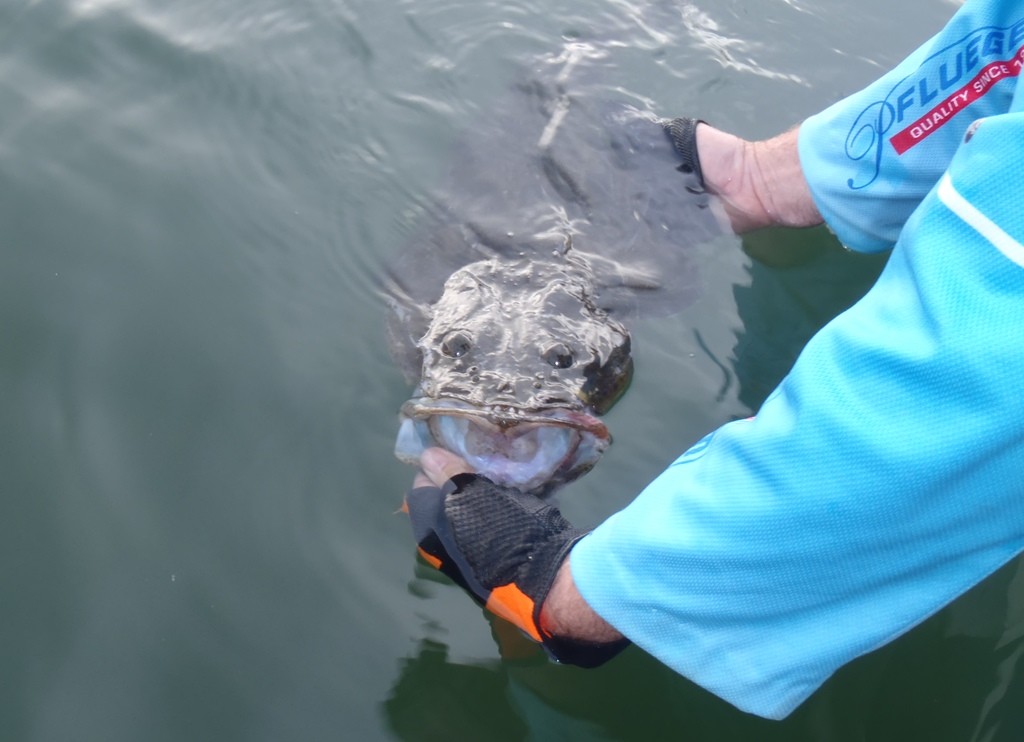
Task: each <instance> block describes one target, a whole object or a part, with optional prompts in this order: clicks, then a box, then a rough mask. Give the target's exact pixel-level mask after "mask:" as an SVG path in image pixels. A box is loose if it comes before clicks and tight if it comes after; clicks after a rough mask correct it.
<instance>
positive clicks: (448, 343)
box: [441, 331, 473, 358]
mask: <svg viewBox="0 0 1024 742" xmlns="http://www.w3.org/2000/svg"><path fill="white" fill-rule="evenodd" d="M472 347H473V342H472V341H471V340H470V339H469V337H468V336H467V335H466V334H465V333H462V332H458V331H456V332H449V333H448V334H447V335H445V336H444V340H442V341H441V352H442V353H444V354H445V355H446V356H448V357H449V358H462V356H464V355H466V354H467V353H468V352H469V349H470V348H472Z"/></svg>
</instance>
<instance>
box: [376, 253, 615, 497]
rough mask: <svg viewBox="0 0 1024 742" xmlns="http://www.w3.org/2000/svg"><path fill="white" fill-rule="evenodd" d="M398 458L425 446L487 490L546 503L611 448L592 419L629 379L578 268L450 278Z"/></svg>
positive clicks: (526, 266)
mask: <svg viewBox="0 0 1024 742" xmlns="http://www.w3.org/2000/svg"><path fill="white" fill-rule="evenodd" d="M418 345H419V350H420V352H421V354H422V358H423V365H422V372H421V376H420V382H419V385H418V387H417V389H416V392H415V393H414V396H413V398H412V399H410V400H409V401H408V402H407V403H406V404H405V405H404V406H403V408H402V427H401V429H400V432H399V437H398V441H397V443H396V454H397V455H398V456H399V458H401V459H403V460H407V461H411V462H414V461H415V459H416V458H418V455H419V453H420V452H421V451H422V449H423V448H424V447H426V446H430V445H438V446H441V447H443V448H447V449H448V450H450V451H452V452H454V453H456V454H458V455H460V456H462V457H463V458H465V459H466V460H467V462H468V463H469V465H470V466H471V467H472V468H473V469H474V470H476V471H478V472H480V473H482V474H484V475H485V476H487V477H489V478H490V479H492V480H493V481H495V482H497V483H499V484H503V485H508V486H512V487H516V488H518V489H521V490H523V491H531V492H537V493H546V492H550V491H552V490H553V489H554V488H556V487H557V486H559V485H561V484H564V483H566V482H568V481H571V480H572V479H575V478H576V477H578V476H580V475H581V474H583V473H584V472H586V471H588V470H589V469H590V468H591V467H593V465H594V464H595V463H596V462H597V460H598V459H599V458H600V456H601V453H602V452H603V451H604V450H605V449H606V448H607V446H608V444H609V443H610V440H611V438H610V435H609V433H608V429H607V427H606V426H605V425H604V423H603V422H602V421H601V420H600V419H599V415H602V414H604V413H605V412H607V411H608V410H609V409H610V408H611V407H612V405H614V404H615V402H616V401H617V400H618V399H619V397H620V396H621V395H622V394H623V392H624V391H625V390H626V388H627V386H628V385H629V381H630V379H631V376H632V370H633V364H632V358H631V355H630V338H629V333H628V332H627V330H626V329H625V328H624V327H623V326H622V325H621V324H620V323H619V322H617V321H616V320H614V319H612V318H611V317H610V316H609V315H608V313H607V312H605V311H604V310H603V309H601V308H600V307H599V306H598V304H597V303H596V301H595V296H594V289H593V285H592V283H591V281H590V276H589V275H588V271H587V269H586V264H584V263H578V262H573V261H568V260H566V261H560V262H552V263H546V262H536V261H528V260H522V261H508V260H499V259H491V260H484V261H479V262H477V263H473V264H471V265H468V266H466V267H464V268H462V269H460V270H458V271H456V272H455V273H453V274H452V275H451V277H450V278H449V279H448V281H447V282H446V283H445V287H444V291H443V293H442V296H441V298H440V299H439V300H438V301H437V303H436V304H435V305H434V306H433V307H432V313H431V321H430V324H429V327H428V329H427V331H426V333H425V334H424V335H423V337H422V338H421V339H420V341H419V343H418Z"/></svg>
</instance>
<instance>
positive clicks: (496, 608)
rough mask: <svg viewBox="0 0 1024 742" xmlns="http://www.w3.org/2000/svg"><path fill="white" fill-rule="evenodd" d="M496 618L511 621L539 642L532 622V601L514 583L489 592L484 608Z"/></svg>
mask: <svg viewBox="0 0 1024 742" xmlns="http://www.w3.org/2000/svg"><path fill="white" fill-rule="evenodd" d="M484 607H485V608H486V609H487V610H489V611H490V612H491V613H493V614H495V615H496V616H501V617H502V618H504V619H505V620H506V621H511V622H512V623H514V624H515V625H516V626H518V627H519V628H521V629H522V630H523V631H525V632H526V633H527V634H529V635H530V637H531V638H532V639H533V640H534V641H535V642H539V641H541V637H540V632H539V631H538V630H537V625H536V624H535V623H534V622H533V609H534V603H533V599H532V598H530V596H528V595H527V594H526V593H524V592H523V591H522V590H520V589H519V587H518V586H517V585H515V583H509V584H508V585H502V586H501V587H496V588H494V589H493V590H492V591H491V594H490V595H489V596H488V598H487V603H486V605H485V606H484Z"/></svg>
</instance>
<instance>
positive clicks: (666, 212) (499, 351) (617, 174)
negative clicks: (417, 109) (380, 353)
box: [385, 52, 724, 496]
mask: <svg viewBox="0 0 1024 742" xmlns="http://www.w3.org/2000/svg"><path fill="white" fill-rule="evenodd" d="M581 54H582V52H581ZM583 56H584V57H585V56H586V54H583ZM574 60H575V61H574ZM579 61H580V57H579V55H577V57H573V55H572V54H564V55H562V67H561V68H560V71H559V72H558V74H556V75H555V76H554V80H553V81H551V80H548V81H545V80H544V79H542V78H537V77H535V78H534V79H532V80H530V81H529V82H528V83H525V84H520V85H518V86H516V87H515V88H514V95H512V96H510V98H509V101H510V102H509V101H506V102H505V103H504V104H501V105H497V106H496V107H495V109H494V110H493V113H494V116H493V118H492V124H493V125H492V126H490V127H476V128H474V129H473V130H471V131H470V132H469V134H468V135H467V137H466V140H465V141H464V142H463V143H462V145H461V147H460V149H459V157H458V162H457V165H456V166H453V169H452V177H451V178H450V179H449V180H448V181H447V184H446V185H445V186H444V187H443V188H442V189H441V192H440V193H439V194H437V195H436V197H434V198H433V199H432V200H431V201H430V202H429V208H425V211H427V212H429V215H428V217H426V218H425V219H424V221H425V223H426V226H424V227H422V228H419V229H417V231H416V237H417V239H415V240H414V246H413V247H412V248H411V249H409V250H407V251H405V252H403V253H402V255H401V256H400V260H399V262H398V264H397V265H396V266H395V267H394V268H393V269H392V270H391V271H390V272H389V275H388V280H387V283H386V286H387V287H386V290H385V294H386V297H387V300H388V303H389V306H390V312H389V321H388V326H389V336H390V338H391V347H392V351H393V356H394V357H395V358H396V360H399V362H400V365H402V366H403V368H404V369H405V370H406V376H407V378H409V379H410V381H411V382H412V383H414V384H415V388H414V390H413V392H412V394H411V396H410V398H409V399H408V400H407V401H406V402H405V403H404V404H402V405H401V408H400V412H399V431H398V434H397V437H396V442H395V455H396V456H397V457H398V458H399V459H400V460H402V461H404V462H407V463H409V464H412V465H416V464H417V463H418V459H419V455H420V453H422V451H423V450H424V449H425V448H427V447H429V446H441V447H443V448H446V449H448V450H449V451H452V452H453V453H456V454H458V455H459V456H461V457H462V458H464V459H465V460H466V461H467V462H468V464H469V465H470V467H472V469H473V470H475V471H477V472H478V473H481V474H483V475H485V476H487V477H488V478H489V479H491V480H492V481H494V482H496V483H498V484H501V485H505V486H510V487H515V488H517V489H519V490H522V491H524V492H531V493H534V494H538V495H541V496H548V495H550V494H552V493H553V492H555V491H557V490H558V489H559V488H561V487H562V486H564V485H565V484H567V483H569V482H571V481H573V480H575V479H577V478H578V477H580V476H581V475H583V474H584V473H586V472H587V471H589V470H591V469H592V468H593V467H594V466H595V465H596V464H597V462H598V461H599V459H600V458H601V456H602V454H603V453H604V452H605V451H606V450H607V449H608V447H609V445H610V444H611V441H612V437H611V434H610V432H609V430H608V428H607V426H606V424H605V423H604V422H603V420H602V416H603V415H605V414H606V413H607V412H608V411H609V410H610V409H611V408H612V407H613V406H614V405H615V404H616V402H617V401H618V400H619V399H620V398H621V397H622V396H623V395H624V393H625V392H626V390H627V388H628V387H629V385H630V382H631V380H632V378H633V372H634V364H633V358H632V338H631V334H630V330H629V328H628V327H627V322H628V321H629V320H630V319H631V318H634V317H637V316H642V315H643V314H645V313H648V312H651V311H652V309H653V310H657V311H659V312H660V311H662V310H663V309H664V308H665V307H666V306H668V307H671V309H672V311H678V310H681V309H682V308H684V307H685V306H687V305H689V304H690V303H692V301H693V300H694V299H695V298H696V297H697V296H698V295H699V280H698V278H697V271H696V262H697V260H696V259H695V256H694V253H693V251H692V250H690V249H688V246H693V245H694V244H703V243H706V242H708V241H709V240H710V239H711V238H712V237H713V236H715V235H720V234H722V232H723V223H724V219H723V217H722V215H721V214H720V213H717V212H715V211H714V209H712V208H711V206H712V203H713V202H712V201H711V200H710V198H709V196H708V195H707V194H705V193H703V192H702V191H701V189H700V188H699V187H698V185H697V183H696V182H695V178H694V176H693V175H692V174H691V173H687V172H683V171H681V170H679V169H678V168H679V166H680V165H681V164H682V161H681V158H680V157H679V155H678V154H677V153H676V152H675V150H674V148H673V147H672V144H671V141H670V139H669V137H668V135H667V134H666V133H665V131H664V127H663V124H662V119H661V118H659V117H658V116H656V115H655V114H654V113H653V112H651V111H650V110H645V109H643V108H640V107H637V106H636V105H635V104H634V102H633V101H607V100H604V99H600V98H596V97H595V98H592V97H590V96H588V95H587V94H585V93H580V94H574V93H571V92H570V90H569V88H568V87H567V86H566V85H565V81H566V79H567V75H566V74H565V68H566V67H569V68H571V67H573V66H576V65H577V64H578V63H579Z"/></svg>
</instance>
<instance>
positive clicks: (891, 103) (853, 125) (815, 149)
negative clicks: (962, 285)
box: [798, 0, 1024, 252]
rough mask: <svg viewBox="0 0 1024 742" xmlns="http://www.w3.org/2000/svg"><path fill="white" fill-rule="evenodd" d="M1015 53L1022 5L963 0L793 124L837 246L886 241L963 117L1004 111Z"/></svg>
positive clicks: (948, 154) (929, 181) (883, 245)
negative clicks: (891, 64)
mask: <svg viewBox="0 0 1024 742" xmlns="http://www.w3.org/2000/svg"><path fill="white" fill-rule="evenodd" d="M1022 54H1024V2H1020V1H1019V0H969V1H968V2H967V3H966V4H965V5H964V6H963V7H961V8H960V10H959V11H958V12H957V13H956V15H954V16H953V18H952V19H951V20H950V22H949V23H948V24H947V25H946V27H945V28H944V29H943V30H942V31H941V32H940V33H939V34H937V35H936V36H935V37H934V38H932V39H930V40H929V41H927V42H926V43H925V44H923V45H922V46H921V47H920V48H919V49H917V50H916V51H915V52H914V53H913V54H911V55H910V56H909V57H907V59H906V60H904V61H903V62H902V63H901V64H900V65H899V66H898V67H896V68H895V69H894V70H892V71H891V72H889V73H888V74H886V75H885V76H883V77H882V78H881V79H879V80H878V81H876V82H875V83H873V84H872V85H870V86H868V87H867V88H865V89H864V90H862V91H860V92H859V93H856V94H854V95H851V96H850V97H848V98H846V99H844V100H842V101H840V102H838V103H836V104H835V105H833V106H831V107H830V108H828V109H826V110H825V111H823V112H822V113H820V114H817V115H815V116H812V117H811V118H809V119H807V120H806V121H805V122H804V123H803V124H802V125H801V127H800V133H799V138H798V147H799V153H800V162H801V165H802V167H803V170H804V174H805V175H806V177H807V180H808V183H809V185H810V188H811V193H812V196H813V198H814V201H815V204H816V205H817V206H818V210H819V211H820V213H821V215H822V217H823V218H824V219H825V222H826V223H827V224H828V225H829V227H830V228H831V229H832V230H833V231H834V232H835V233H836V236H837V237H838V238H839V240H840V241H841V242H842V243H843V244H844V245H846V246H847V247H850V248H852V249H855V250H860V251H865V252H875V251H881V250H887V249H889V248H891V247H892V246H893V245H894V244H895V242H896V240H897V238H898V236H899V233H900V230H901V229H902V227H903V225H904V224H905V223H906V220H907V218H908V217H909V216H910V214H911V212H912V211H913V210H914V209H915V208H917V205H918V204H919V203H920V202H921V200H922V199H923V198H924V197H925V195H926V194H927V193H928V192H929V191H930V190H931V188H932V186H934V185H935V183H936V182H937V181H938V180H939V177H940V176H941V175H942V173H943V172H945V170H946V167H947V166H948V165H949V161H950V159H951V158H952V156H953V153H954V152H955V151H956V148H957V146H958V145H959V143H960V141H961V140H962V139H963V136H964V132H965V131H966V130H967V128H968V127H969V126H970V124H971V122H972V121H974V120H975V119H978V118H981V117H986V116H993V115H996V114H999V113H1005V112H1007V111H1008V110H1009V108H1010V105H1011V103H1012V100H1013V98H1014V94H1015V92H1016V87H1017V79H1018V76H1019V73H1020V69H1021V68H1020V65H1021V60H1022V59H1024V57H1022Z"/></svg>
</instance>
